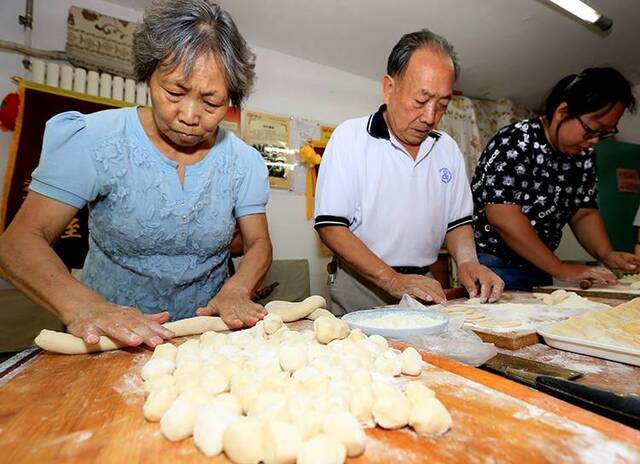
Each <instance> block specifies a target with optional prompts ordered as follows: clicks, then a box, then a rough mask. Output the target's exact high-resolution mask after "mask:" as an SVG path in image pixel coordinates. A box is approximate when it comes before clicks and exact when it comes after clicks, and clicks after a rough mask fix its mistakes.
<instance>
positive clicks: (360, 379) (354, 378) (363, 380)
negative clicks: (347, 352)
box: [348, 367, 373, 388]
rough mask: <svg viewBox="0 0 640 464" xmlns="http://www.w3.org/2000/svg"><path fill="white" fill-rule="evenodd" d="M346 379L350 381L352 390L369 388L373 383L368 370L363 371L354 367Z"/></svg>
mask: <svg viewBox="0 0 640 464" xmlns="http://www.w3.org/2000/svg"><path fill="white" fill-rule="evenodd" d="M348 377H349V379H350V381H351V385H353V387H354V388H358V387H361V386H368V387H370V386H371V384H372V383H373V379H372V378H371V373H370V372H369V370H368V369H365V368H363V367H356V368H355V369H352V370H351V372H350V373H349V375H348Z"/></svg>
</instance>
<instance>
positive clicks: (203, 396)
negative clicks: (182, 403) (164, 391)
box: [178, 387, 213, 407]
mask: <svg viewBox="0 0 640 464" xmlns="http://www.w3.org/2000/svg"><path fill="white" fill-rule="evenodd" d="M178 399H180V400H186V401H189V402H190V403H191V404H194V405H195V406H197V407H200V406H203V405H205V404H207V403H209V402H210V401H211V400H212V399H213V396H211V395H209V394H208V393H207V392H205V391H204V390H203V389H202V388H200V387H192V388H188V389H187V390H185V391H184V392H182V393H180V394H179V396H178Z"/></svg>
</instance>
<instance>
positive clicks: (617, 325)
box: [549, 298, 640, 349]
mask: <svg viewBox="0 0 640 464" xmlns="http://www.w3.org/2000/svg"><path fill="white" fill-rule="evenodd" d="M549 332H551V333H554V334H556V335H562V336H565V337H572V338H579V339H583V340H587V341H591V342H596V343H604V344H608V345H616V346H622V347H626V348H632V349H640V298H635V299H633V300H631V301H629V302H627V303H624V304H621V305H619V306H616V307H614V308H610V309H602V310H595V311H589V312H588V313H585V314H583V315H581V316H576V317H571V318H569V319H567V320H566V321H563V322H561V323H559V324H557V325H555V326H554V327H552V328H550V329H549Z"/></svg>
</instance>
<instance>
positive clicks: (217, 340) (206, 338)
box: [200, 330, 227, 350]
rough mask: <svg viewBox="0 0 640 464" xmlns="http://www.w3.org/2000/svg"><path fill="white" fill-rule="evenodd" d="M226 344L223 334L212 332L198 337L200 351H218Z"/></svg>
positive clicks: (225, 337)
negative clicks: (206, 349) (208, 349)
mask: <svg viewBox="0 0 640 464" xmlns="http://www.w3.org/2000/svg"><path fill="white" fill-rule="evenodd" d="M226 344H227V336H226V335H225V334H223V333H219V332H214V331H212V330H210V331H208V332H205V333H203V334H202V335H200V349H201V350H203V349H205V348H210V349H213V350H217V349H219V348H220V347H221V346H224V345H226Z"/></svg>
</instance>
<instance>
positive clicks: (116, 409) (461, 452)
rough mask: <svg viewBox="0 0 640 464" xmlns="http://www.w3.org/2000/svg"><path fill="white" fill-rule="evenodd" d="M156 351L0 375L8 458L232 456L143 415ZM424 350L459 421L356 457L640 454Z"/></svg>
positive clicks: (371, 438) (63, 360) (575, 413)
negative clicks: (144, 370) (145, 373)
mask: <svg viewBox="0 0 640 464" xmlns="http://www.w3.org/2000/svg"><path fill="white" fill-rule="evenodd" d="M296 324H297V323H296ZM303 326H304V324H302V325H295V326H294V328H295V327H303ZM178 342H180V340H178ZM150 354H151V353H150V351H147V350H145V349H142V348H134V349H126V350H119V351H113V352H106V353H100V354H92V355H77V356H68V355H57V354H50V353H41V354H39V355H37V356H36V357H35V358H33V359H32V360H30V361H28V362H27V363H26V364H25V365H24V366H22V367H21V368H20V369H19V372H13V373H12V375H11V378H10V379H8V380H7V379H4V380H0V456H2V459H1V460H2V461H3V462H10V463H17V462H60V463H62V462H78V463H83V462H91V463H95V462H108V463H112V462H127V463H146V462H148V463H153V464H156V463H158V462H194V463H197V462H203V463H204V462H211V463H218V462H227V461H226V459H225V458H224V456H219V457H217V458H213V459H212V458H207V457H206V456H204V455H203V454H201V453H200V452H199V451H198V449H197V448H196V447H195V446H194V444H193V440H192V439H187V440H183V441H181V442H178V443H171V442H169V441H167V440H166V439H164V438H163V437H162V435H161V433H160V428H159V424H158V423H149V422H146V421H145V420H144V418H143V415H142V405H143V403H144V393H143V389H142V381H141V379H140V377H139V373H140V369H141V367H142V365H143V364H144V362H145V361H146V360H147V359H148V358H149V356H150ZM423 357H424V359H425V361H427V362H428V363H430V365H429V366H428V367H427V368H426V369H425V372H423V374H422V375H421V377H420V380H421V381H423V382H424V383H425V384H426V385H428V386H429V387H431V388H433V389H434V390H435V391H436V393H437V395H438V398H440V399H441V400H442V402H443V403H444V404H445V405H446V406H447V408H448V409H449V410H450V412H451V415H452V418H453V427H452V429H451V430H450V431H449V432H448V433H447V434H445V435H444V436H442V437H437V438H420V437H418V436H417V435H416V434H415V433H413V432H412V431H410V430H408V429H402V430H398V431H386V430H382V429H379V428H375V429H370V430H367V436H368V442H367V450H366V452H365V454H364V455H362V456H360V457H358V458H357V459H351V460H349V462H357V463H390V462H401V463H418V462H442V463H445V462H446V463H452V462H464V463H475V462H477V463H481V462H482V463H486V462H500V463H519V464H522V463H526V464H532V463H538V462H562V463H566V462H588V463H612V462H630V463H631V462H640V432H637V431H635V430H632V429H630V428H628V427H625V426H622V425H620V424H617V423H615V422H612V421H610V420H608V419H605V418H602V417H600V416H597V415H595V414H592V413H589V412H587V411H584V410H582V409H580V408H577V407H574V406H571V405H569V404H567V403H564V402H562V401H559V400H556V399H554V398H551V397H549V396H547V395H545V394H542V393H539V392H537V391H535V390H532V389H530V388H528V387H524V386H521V385H518V384H516V383H514V382H511V381H509V380H506V379H503V378H501V377H498V376H495V375H493V374H489V373H487V372H484V371H481V370H479V369H475V368H472V367H469V366H465V365H462V364H460V363H457V362H455V361H452V360H449V359H446V358H443V357H440V356H435V355H431V354H427V353H424V354H423ZM250 439H251V437H247V440H250Z"/></svg>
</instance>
